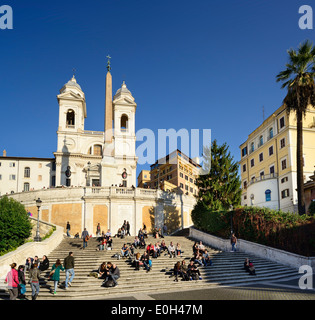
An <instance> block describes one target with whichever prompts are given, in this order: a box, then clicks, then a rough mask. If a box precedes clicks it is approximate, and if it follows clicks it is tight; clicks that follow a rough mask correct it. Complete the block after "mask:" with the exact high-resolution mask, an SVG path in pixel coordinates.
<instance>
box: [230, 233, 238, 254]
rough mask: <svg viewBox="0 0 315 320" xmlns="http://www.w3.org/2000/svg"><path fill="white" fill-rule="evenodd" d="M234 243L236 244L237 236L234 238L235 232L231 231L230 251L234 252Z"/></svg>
mask: <svg viewBox="0 0 315 320" xmlns="http://www.w3.org/2000/svg"><path fill="white" fill-rule="evenodd" d="M236 244H237V238H236V236H235V234H234V233H232V235H231V245H232V251H231V252H235V251H236Z"/></svg>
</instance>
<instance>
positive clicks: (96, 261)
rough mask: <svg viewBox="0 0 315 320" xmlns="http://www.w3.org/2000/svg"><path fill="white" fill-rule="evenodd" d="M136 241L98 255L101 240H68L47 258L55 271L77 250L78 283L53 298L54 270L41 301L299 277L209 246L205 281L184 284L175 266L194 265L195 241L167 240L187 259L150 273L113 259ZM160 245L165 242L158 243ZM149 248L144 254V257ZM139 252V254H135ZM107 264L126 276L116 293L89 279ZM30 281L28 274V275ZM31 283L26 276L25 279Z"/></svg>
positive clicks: (156, 261)
mask: <svg viewBox="0 0 315 320" xmlns="http://www.w3.org/2000/svg"><path fill="white" fill-rule="evenodd" d="M133 239H134V237H126V238H125V239H117V238H115V239H113V247H114V250H105V251H99V250H97V247H98V244H99V242H98V241H97V238H91V239H90V240H89V242H88V247H87V248H86V249H84V250H82V249H80V248H81V247H82V240H81V239H73V238H72V239H70V238H65V239H64V240H63V241H62V243H61V244H60V245H59V246H58V247H57V248H56V249H55V250H54V251H53V252H52V253H51V254H50V255H49V256H48V258H49V260H50V268H49V270H50V269H51V267H52V265H53V264H54V263H55V261H56V259H58V258H59V259H60V260H61V261H62V262H63V259H64V258H65V257H66V256H67V255H68V253H69V251H73V253H74V258H75V278H74V281H73V283H72V287H71V288H69V289H68V290H64V289H62V288H58V294H57V296H54V295H52V294H51V293H50V288H52V287H53V281H50V280H48V277H47V276H48V274H49V271H46V272H43V273H42V277H41V279H40V285H41V289H40V294H39V297H38V299H43V300H44V299H101V298H104V297H106V296H108V295H109V296H110V295H113V294H130V295H133V294H134V293H137V292H157V291H161V290H165V291H173V290H177V291H180V290H185V289H192V290H193V289H194V288H203V287H207V288H209V286H210V287H211V286H216V285H227V284H228V285H233V284H239V283H250V282H253V281H255V282H257V281H265V280H269V281H270V280H276V279H283V278H287V277H292V276H296V275H297V270H295V269H293V268H289V267H285V266H283V265H280V264H277V263H275V262H272V261H268V260H265V259H261V258H258V257H255V256H252V255H250V256H249V255H247V254H245V253H242V252H233V253H231V252H223V251H220V250H216V249H213V248H210V247H207V246H206V247H207V249H208V251H209V253H210V255H211V259H212V262H213V264H212V266H209V267H204V266H202V267H200V268H199V269H200V273H201V276H202V280H198V281H179V282H174V277H173V276H172V273H173V272H172V269H173V267H174V264H175V262H177V261H181V260H184V259H185V260H186V264H188V263H189V261H190V259H191V257H192V256H193V250H192V247H193V244H194V243H195V242H194V241H193V240H191V239H188V238H185V237H180V236H177V237H165V239H164V240H165V242H166V244H167V245H168V244H169V243H170V242H171V241H172V242H173V243H174V244H176V243H177V242H179V243H180V244H181V247H182V251H183V256H182V257H175V258H172V259H171V258H169V256H168V255H164V254H162V255H161V256H160V257H158V258H153V259H152V262H153V268H152V270H151V271H150V272H146V271H145V270H142V268H141V270H139V271H135V269H134V267H133V266H132V265H131V262H132V259H130V258H123V259H120V260H117V259H116V258H113V257H112V256H113V255H114V254H115V253H120V249H121V247H122V245H123V244H124V243H128V242H132V241H133ZM159 240H161V239H159ZM150 242H152V243H155V242H156V239H153V238H152V237H151V238H150V237H149V238H148V239H146V243H147V244H148V243H150ZM143 251H144V249H139V252H140V253H141V254H142V253H143ZM136 252H137V251H136ZM245 258H249V259H251V260H253V262H254V265H255V267H256V273H257V275H256V276H251V275H249V274H248V273H247V272H245V271H244V270H243V263H244V260H245ZM103 261H111V262H113V263H115V264H116V265H117V266H118V268H119V269H120V272H121V277H120V278H119V280H118V283H119V285H118V286H117V287H115V288H104V287H102V286H101V285H102V282H103V280H102V279H97V278H94V277H90V276H88V275H89V274H90V272H95V271H97V269H98V268H99V266H100V264H101V263H102V262H103ZM26 276H27V275H26ZM26 278H27V277H26ZM64 280H65V272H61V275H60V283H63V282H64ZM6 294H7V293H6V292H0V296H2V297H3V296H5V295H6ZM30 295H31V290H30V286H29V285H27V297H28V298H29V299H30V298H31V297H30Z"/></svg>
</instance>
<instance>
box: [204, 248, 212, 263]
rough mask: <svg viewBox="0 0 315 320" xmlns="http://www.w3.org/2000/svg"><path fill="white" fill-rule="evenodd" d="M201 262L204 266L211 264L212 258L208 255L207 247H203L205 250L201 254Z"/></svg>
mask: <svg viewBox="0 0 315 320" xmlns="http://www.w3.org/2000/svg"><path fill="white" fill-rule="evenodd" d="M202 263H203V264H204V266H205V267H207V266H211V265H212V260H211V258H210V255H209V253H208V250H207V249H205V252H204V254H203V255H202Z"/></svg>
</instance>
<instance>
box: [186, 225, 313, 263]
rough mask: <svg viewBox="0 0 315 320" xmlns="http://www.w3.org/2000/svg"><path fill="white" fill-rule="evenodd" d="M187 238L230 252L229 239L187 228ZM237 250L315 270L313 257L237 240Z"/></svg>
mask: <svg viewBox="0 0 315 320" xmlns="http://www.w3.org/2000/svg"><path fill="white" fill-rule="evenodd" d="M189 237H191V238H193V239H196V240H201V241H202V242H203V243H204V244H207V245H209V246H211V247H214V248H217V249H220V250H223V251H230V250H231V243H230V240H229V239H222V238H219V237H215V236H213V235H211V234H208V233H205V232H202V231H200V230H198V229H195V228H193V227H192V228H189ZM237 250H238V251H241V252H245V253H248V254H252V255H254V256H257V257H260V258H263V259H267V260H271V261H274V262H277V263H281V264H283V265H287V266H290V267H293V268H297V269H298V268H300V267H301V266H303V265H308V266H311V267H312V268H315V257H305V256H301V255H298V254H295V253H291V252H288V251H284V250H280V249H276V248H271V247H267V246H264V245H261V244H258V243H254V242H250V241H246V240H242V239H238V240H237Z"/></svg>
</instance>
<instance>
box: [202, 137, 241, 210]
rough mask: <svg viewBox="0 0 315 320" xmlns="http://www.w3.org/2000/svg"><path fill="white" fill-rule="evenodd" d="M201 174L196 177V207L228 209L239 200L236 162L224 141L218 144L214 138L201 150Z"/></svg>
mask: <svg viewBox="0 0 315 320" xmlns="http://www.w3.org/2000/svg"><path fill="white" fill-rule="evenodd" d="M203 162H204V165H203V174H201V175H200V176H199V177H198V178H197V179H196V183H197V186H198V188H199V192H198V200H197V205H196V208H200V207H204V208H206V209H208V210H211V211H222V210H229V209H230V207H231V206H233V207H235V206H238V205H239V204H240V201H241V188H240V187H241V181H240V179H239V176H238V163H237V162H234V159H233V157H232V156H231V153H230V152H229V150H228V146H227V144H226V143H224V144H223V145H221V146H220V145H218V144H217V141H216V140H214V141H213V142H212V144H211V148H210V147H205V148H204V152H203Z"/></svg>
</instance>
